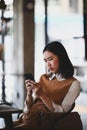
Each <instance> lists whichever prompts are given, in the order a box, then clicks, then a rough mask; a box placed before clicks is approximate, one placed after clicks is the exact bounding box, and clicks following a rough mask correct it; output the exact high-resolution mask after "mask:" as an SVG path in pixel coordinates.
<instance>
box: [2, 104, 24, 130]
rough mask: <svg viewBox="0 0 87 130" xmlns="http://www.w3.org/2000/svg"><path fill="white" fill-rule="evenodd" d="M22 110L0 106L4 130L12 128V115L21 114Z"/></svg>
mask: <svg viewBox="0 0 87 130" xmlns="http://www.w3.org/2000/svg"><path fill="white" fill-rule="evenodd" d="M22 112H23V110H22V109H19V108H15V107H12V106H9V105H5V104H3V105H0V117H1V118H4V121H5V126H6V129H11V128H13V120H12V114H15V113H22Z"/></svg>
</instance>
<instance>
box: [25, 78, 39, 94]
mask: <svg viewBox="0 0 87 130" xmlns="http://www.w3.org/2000/svg"><path fill="white" fill-rule="evenodd" d="M25 85H26V90H27V93H28V94H31V93H32V90H33V89H35V88H36V90H38V89H39V88H40V87H41V86H40V84H39V83H37V82H34V81H32V80H25Z"/></svg>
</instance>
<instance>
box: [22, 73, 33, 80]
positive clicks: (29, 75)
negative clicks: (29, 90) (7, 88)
mask: <svg viewBox="0 0 87 130" xmlns="http://www.w3.org/2000/svg"><path fill="white" fill-rule="evenodd" d="M24 77H25V80H28V79H30V80H33V81H35V80H34V77H33V75H32V74H31V73H25V74H24Z"/></svg>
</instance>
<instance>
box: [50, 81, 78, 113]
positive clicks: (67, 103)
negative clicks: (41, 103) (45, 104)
mask: <svg viewBox="0 0 87 130" xmlns="http://www.w3.org/2000/svg"><path fill="white" fill-rule="evenodd" d="M79 94H80V82H79V81H78V80H75V81H74V82H73V83H72V85H71V87H70V89H69V90H68V92H67V94H66V96H65V98H64V100H63V102H62V104H61V105H58V104H55V103H54V102H52V104H53V107H54V112H67V111H69V110H70V109H71V107H72V104H73V103H74V102H75V100H76V99H77V97H78V96H79Z"/></svg>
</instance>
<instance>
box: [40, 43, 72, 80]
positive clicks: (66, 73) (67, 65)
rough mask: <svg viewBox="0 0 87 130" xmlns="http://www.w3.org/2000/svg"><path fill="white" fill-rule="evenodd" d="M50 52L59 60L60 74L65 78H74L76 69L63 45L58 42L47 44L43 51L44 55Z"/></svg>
mask: <svg viewBox="0 0 87 130" xmlns="http://www.w3.org/2000/svg"><path fill="white" fill-rule="evenodd" d="M45 51H49V52H52V53H54V54H55V55H56V56H58V58H59V70H58V73H59V74H61V75H62V76H63V77H64V78H69V77H72V76H73V74H74V67H73V65H72V63H71V61H70V59H69V56H68V54H67V52H66V50H65V48H64V46H63V45H62V43H60V42H58V41H53V42H50V43H48V44H47V46H45V48H44V49H43V53H44V52H45Z"/></svg>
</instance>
